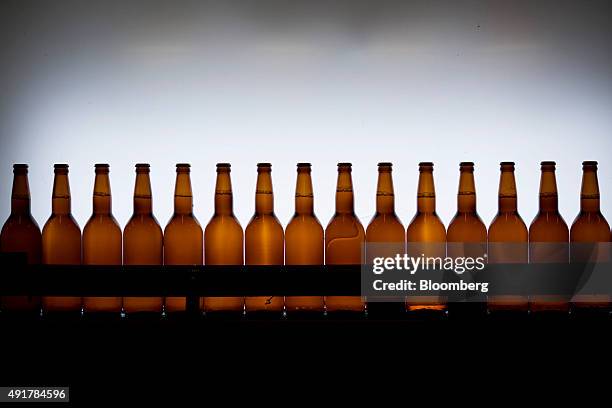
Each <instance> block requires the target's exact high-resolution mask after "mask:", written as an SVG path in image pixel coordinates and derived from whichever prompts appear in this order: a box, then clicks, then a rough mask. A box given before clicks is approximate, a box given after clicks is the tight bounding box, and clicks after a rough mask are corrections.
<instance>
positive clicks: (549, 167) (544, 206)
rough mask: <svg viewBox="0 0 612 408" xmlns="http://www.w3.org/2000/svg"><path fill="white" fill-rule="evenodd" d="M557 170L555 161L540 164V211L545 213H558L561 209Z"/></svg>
mask: <svg viewBox="0 0 612 408" xmlns="http://www.w3.org/2000/svg"><path fill="white" fill-rule="evenodd" d="M555 169H556V163H555V162H554V161H543V162H542V163H540V170H541V172H542V174H541V176H540V211H543V212H557V211H558V209H559V197H558V193H557V179H556V176H555Z"/></svg>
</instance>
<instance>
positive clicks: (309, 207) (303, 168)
mask: <svg viewBox="0 0 612 408" xmlns="http://www.w3.org/2000/svg"><path fill="white" fill-rule="evenodd" d="M310 173H311V166H310V163H298V165H297V182H296V186H295V214H294V215H293V218H291V221H289V224H287V229H286V231H285V263H286V264H287V265H323V262H324V257H323V247H324V238H323V227H322V226H321V223H320V222H319V220H318V219H317V217H316V216H315V214H314V195H313V191H312V179H311V176H310ZM285 306H286V308H287V313H289V314H291V313H293V312H298V313H299V312H307V313H323V312H324V310H325V303H324V299H323V296H288V297H287V298H286V299H285Z"/></svg>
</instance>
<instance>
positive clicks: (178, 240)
mask: <svg viewBox="0 0 612 408" xmlns="http://www.w3.org/2000/svg"><path fill="white" fill-rule="evenodd" d="M190 167H191V166H190V165H189V164H185V163H179V164H177V165H176V185H175V188H174V214H173V215H172V218H171V219H170V221H169V222H168V225H166V229H165V230H164V264H165V265H202V262H203V258H204V254H203V251H204V245H203V239H204V234H203V233H202V227H201V226H200V223H199V222H198V220H197V219H196V217H195V215H193V195H192V193H191V179H190V177H189V173H190ZM186 308H187V299H186V298H185V297H167V298H166V302H165V309H166V312H169V313H172V312H184V311H185V310H186Z"/></svg>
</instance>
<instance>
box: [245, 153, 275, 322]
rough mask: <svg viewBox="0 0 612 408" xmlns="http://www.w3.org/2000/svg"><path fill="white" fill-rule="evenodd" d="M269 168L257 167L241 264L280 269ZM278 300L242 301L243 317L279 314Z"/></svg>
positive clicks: (260, 165) (266, 165)
mask: <svg viewBox="0 0 612 408" xmlns="http://www.w3.org/2000/svg"><path fill="white" fill-rule="evenodd" d="M271 172H272V165H271V164H270V163H259V164H257V190H256V192H255V215H253V218H251V221H249V224H248V225H247V228H246V231H245V260H246V264H247V265H282V264H283V262H284V253H283V252H284V247H285V245H284V240H285V237H284V233H283V227H282V225H281V224H280V222H279V221H278V218H276V215H274V194H273V191H272V176H271ZM283 306H284V300H283V297H282V296H255V297H247V298H245V307H246V312H247V313H252V312H279V313H280V312H282V311H283Z"/></svg>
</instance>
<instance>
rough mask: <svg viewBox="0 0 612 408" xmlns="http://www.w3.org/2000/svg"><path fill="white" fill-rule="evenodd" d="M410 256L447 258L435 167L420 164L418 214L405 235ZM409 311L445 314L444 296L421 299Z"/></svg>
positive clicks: (413, 300)
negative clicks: (435, 179) (434, 175)
mask: <svg viewBox="0 0 612 408" xmlns="http://www.w3.org/2000/svg"><path fill="white" fill-rule="evenodd" d="M406 242H407V252H408V255H410V256H415V257H419V256H421V255H424V256H425V257H442V258H444V257H445V256H446V229H445V228H444V224H443V223H442V220H440V217H438V214H437V213H436V190H435V186H434V179H433V163H431V162H422V163H419V186H418V191H417V212H416V214H415V216H414V218H413V219H412V221H410V224H409V225H408V229H407V231H406ZM406 309H407V310H408V311H411V312H412V311H420V310H426V311H441V312H442V311H445V310H446V304H445V302H444V299H443V298H442V297H441V296H418V297H413V298H408V299H407V301H406Z"/></svg>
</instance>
